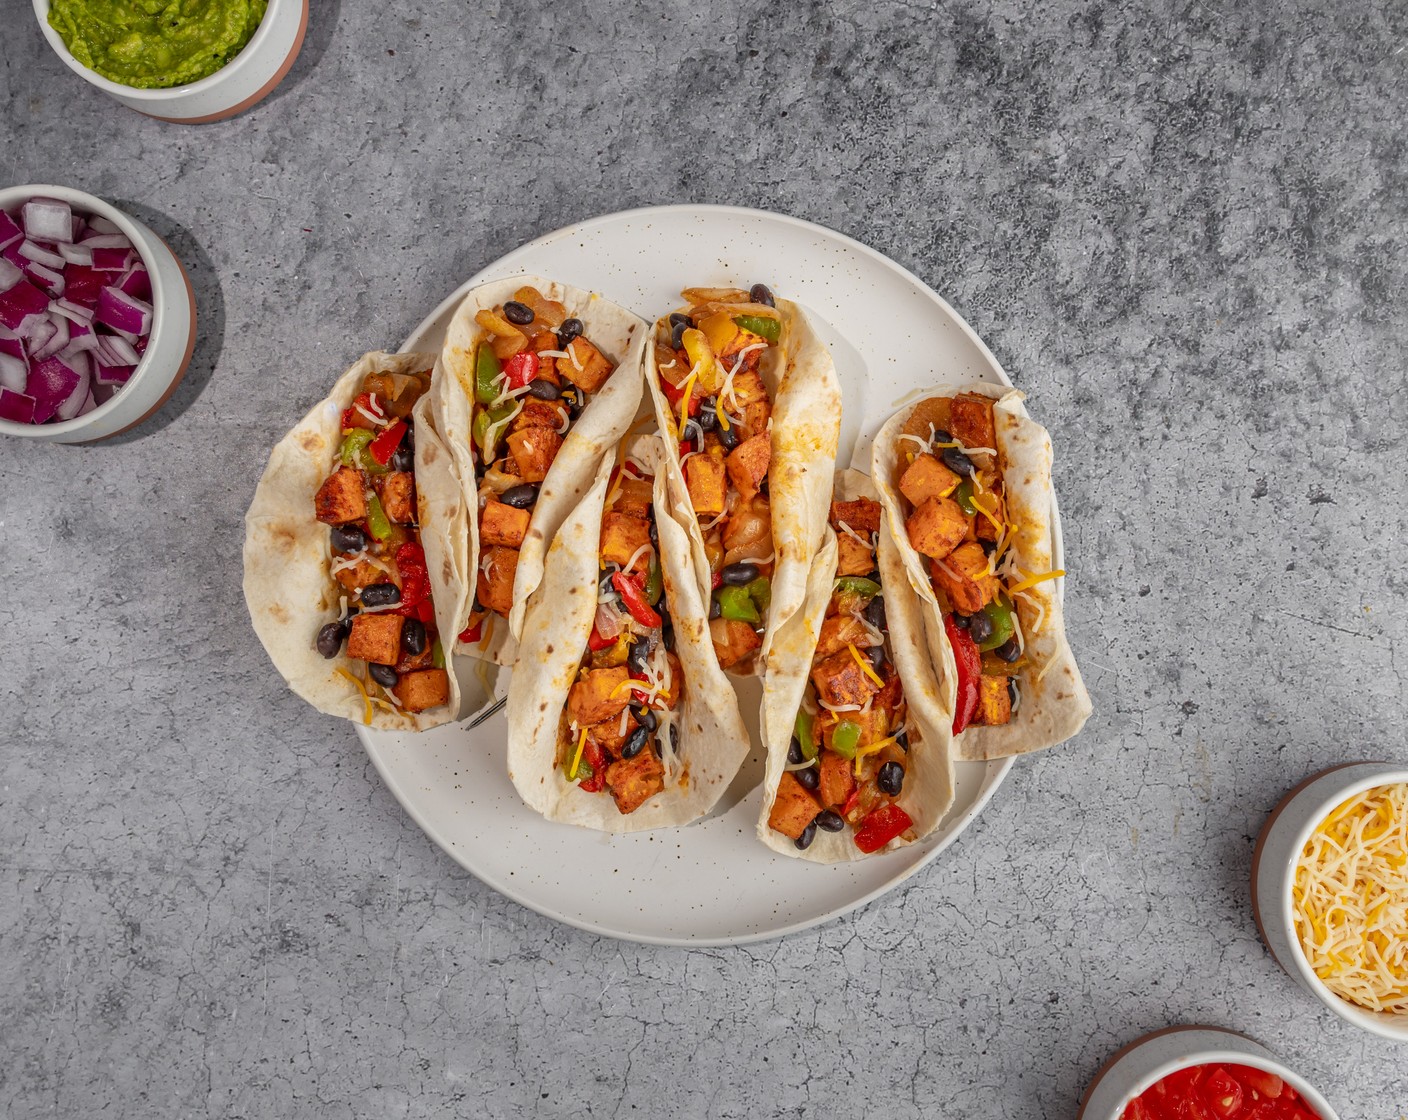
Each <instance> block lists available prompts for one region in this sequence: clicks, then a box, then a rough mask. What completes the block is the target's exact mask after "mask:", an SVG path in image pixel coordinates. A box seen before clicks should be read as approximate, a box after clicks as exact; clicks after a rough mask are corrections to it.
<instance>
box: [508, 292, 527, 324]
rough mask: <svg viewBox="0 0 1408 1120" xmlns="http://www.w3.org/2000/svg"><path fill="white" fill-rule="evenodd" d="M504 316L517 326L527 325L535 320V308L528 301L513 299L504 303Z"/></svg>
mask: <svg viewBox="0 0 1408 1120" xmlns="http://www.w3.org/2000/svg"><path fill="white" fill-rule="evenodd" d="M504 318H505V319H507V320H508V321H509V322H510V323H513V324H514V325H515V326H519V327H523V326H527V325H528V324H529V323H531V322H532V321H533V309H532V308H531V307H529V306H528V305H527V304H526V303H519V302H518V301H517V300H516V299H511V300H509V301H508V302H507V303H506V304H504Z"/></svg>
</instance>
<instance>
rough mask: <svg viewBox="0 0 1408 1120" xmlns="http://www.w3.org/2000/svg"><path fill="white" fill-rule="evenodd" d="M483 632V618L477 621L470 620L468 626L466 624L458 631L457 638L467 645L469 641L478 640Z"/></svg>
mask: <svg viewBox="0 0 1408 1120" xmlns="http://www.w3.org/2000/svg"><path fill="white" fill-rule="evenodd" d="M483 633H484V620H483V619H482V618H481V619H480V620H479V621H478V622H472V623H470V624H469V625H468V626H466V627H465V628H464V629H463V630H461V631H460V639H459V640H460V641H462V642H464V643H465V644H466V645H467V644H469V643H470V642H477V641H479V639H480V637H481V636H482V635H483Z"/></svg>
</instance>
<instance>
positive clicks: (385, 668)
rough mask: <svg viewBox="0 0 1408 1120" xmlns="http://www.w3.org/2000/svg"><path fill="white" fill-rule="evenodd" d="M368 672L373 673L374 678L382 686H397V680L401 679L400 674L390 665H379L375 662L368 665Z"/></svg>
mask: <svg viewBox="0 0 1408 1120" xmlns="http://www.w3.org/2000/svg"><path fill="white" fill-rule="evenodd" d="M367 672H368V673H370V674H371V678H372V680H374V681H376V683H377V684H379V685H381V687H382V688H395V687H396V682H397V681H399V680H400V679H401V677H400V675H399V674H398V673H397V672H396V670H395V669H393V668H392V667H391V666H390V665H377V664H375V663H373V664H371V665H368V666H367Z"/></svg>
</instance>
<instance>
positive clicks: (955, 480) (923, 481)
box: [900, 454, 963, 506]
mask: <svg viewBox="0 0 1408 1120" xmlns="http://www.w3.org/2000/svg"><path fill="white" fill-rule="evenodd" d="M962 481H963V479H961V478H959V477H958V475H956V474H954V473H953V471H951V470H949V469H948V468H947V467H946V466H944V465H943V463H941V462H939V460H938V459H936V458H935V457H934V456H933V455H927V454H926V455H920V456H919V457H918V458H916V459H915V460H914V462H912V463H910V464H909V467H908V468H907V469H906V470H905V472H904V474H902V475H900V493H901V494H903V495H904V496H905V497H906V498H908V499H909V504H910V505H912V506H922V505H923V504H924V503H925V502H927V501H928V500H929V499H930V498H946V497H948V496H949V495H950V494H952V493H953V492H954V490H956V489H957V488H958V484H959V483H960V482H962Z"/></svg>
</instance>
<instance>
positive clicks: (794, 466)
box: [646, 284, 841, 674]
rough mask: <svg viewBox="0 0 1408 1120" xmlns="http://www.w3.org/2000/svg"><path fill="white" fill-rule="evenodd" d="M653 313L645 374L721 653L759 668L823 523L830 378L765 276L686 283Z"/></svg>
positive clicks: (832, 415) (836, 428)
mask: <svg viewBox="0 0 1408 1120" xmlns="http://www.w3.org/2000/svg"><path fill="white" fill-rule="evenodd" d="M683 297H684V299H685V300H686V306H684V307H683V308H681V309H680V310H678V311H675V312H673V313H672V314H670V315H669V316H667V317H666V318H664V319H661V320H660V321H659V322H657V323H656V325H655V333H654V345H653V346H651V347H650V348H649V349H648V353H647V360H646V382H647V384H648V385H649V386H650V394H651V397H652V399H653V401H654V404H655V414H656V420H657V422H658V424H659V426H660V431H661V433H662V434H663V435H664V436H665V437H666V439H667V446H668V467H669V470H670V471H671V473H672V474H673V475H674V477H675V478H676V480H677V483H679V484H680V485H682V486H683V488H684V490H685V492H687V493H688V495H689V502H690V506H691V510H690V513H689V514H688V515H687V517H686V528H687V530H688V532H689V539H690V545H691V548H692V550H693V553H694V567H695V571H696V573H697V575H698V579H699V581H700V582H699V587H700V594H701V596H702V597H703V598H704V599H705V601H706V602H708V603H709V604H710V606H709V617H710V623H709V631H710V637H711V638H712V640H713V643H714V651H715V655H716V656H717V658H718V661H719V664H720V665H721V666H723V667H724V668H725V669H728V670H729V671H731V672H735V673H744V674H746V673H751V672H755V671H757V669H758V667H759V666H760V665H761V663H762V658H763V657H764V656H765V655H766V653H767V646H768V644H769V641H770V636H771V635H772V634H773V633H775V632H776V631H777V629H778V628H779V627H780V626H781V625H782V624H783V623H784V622H785V621H786V620H787V619H788V618H789V617H791V615H792V614H793V613H794V612H795V611H796V610H797V609H798V608H799V607H800V606H801V604H802V599H803V597H804V596H805V594H806V586H807V572H808V570H809V569H810V567H811V561H812V556H813V554H814V552H815V550H816V548H817V546H818V545H819V543H820V541H821V536H822V533H823V531H824V529H825V526H826V506H827V502H828V501H829V500H830V495H831V475H832V472H833V471H834V469H835V459H836V444H837V440H838V438H839V436H840V428H841V388H840V383H839V382H838V380H837V378H836V369H835V367H834V366H833V365H832V362H831V354H830V352H829V351H828V350H827V348H826V346H825V345H824V344H823V343H822V342H821V341H820V340H819V339H818V338H817V337H816V335H815V334H814V333H813V332H812V330H811V328H810V326H808V324H807V321H806V318H805V316H803V314H802V312H801V309H800V308H798V306H797V305H796V304H794V303H790V302H788V301H787V300H776V299H774V298H773V295H772V293H771V292H770V291H769V290H768V288H767V287H766V286H765V285H763V284H756V285H754V286H753V288H752V289H751V290H749V291H745V290H743V289H735V288H688V289H686V290H685V291H684V293H683Z"/></svg>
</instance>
